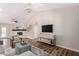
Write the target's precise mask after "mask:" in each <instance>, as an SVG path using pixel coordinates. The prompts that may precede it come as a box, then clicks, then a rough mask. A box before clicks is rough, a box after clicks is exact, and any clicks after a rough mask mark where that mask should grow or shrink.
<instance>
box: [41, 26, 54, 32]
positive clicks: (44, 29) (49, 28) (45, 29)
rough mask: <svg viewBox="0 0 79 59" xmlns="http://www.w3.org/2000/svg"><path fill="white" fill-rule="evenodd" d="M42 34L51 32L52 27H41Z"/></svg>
mask: <svg viewBox="0 0 79 59" xmlns="http://www.w3.org/2000/svg"><path fill="white" fill-rule="evenodd" d="M42 32H53V25H43V26H42Z"/></svg>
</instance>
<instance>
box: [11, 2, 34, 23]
mask: <svg viewBox="0 0 79 59" xmlns="http://www.w3.org/2000/svg"><path fill="white" fill-rule="evenodd" d="M31 6H32V4H31V3H27V4H25V12H26V14H28V13H31V12H32V8H31ZM24 15H25V14H23V13H22V14H21V15H19V16H17V17H15V18H13V19H11V21H12V22H14V23H18V20H17V19H18V18H19V17H22V16H24Z"/></svg>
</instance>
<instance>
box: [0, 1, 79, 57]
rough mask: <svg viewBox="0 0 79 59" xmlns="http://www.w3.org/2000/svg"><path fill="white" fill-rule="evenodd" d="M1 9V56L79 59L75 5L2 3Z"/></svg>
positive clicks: (77, 21) (78, 5)
mask: <svg viewBox="0 0 79 59" xmlns="http://www.w3.org/2000/svg"><path fill="white" fill-rule="evenodd" d="M0 7H1V8H0V18H1V19H0V32H1V34H0V44H1V45H0V46H1V49H0V52H1V53H0V54H1V55H4V56H75V55H76V56H79V47H78V45H79V40H78V39H79V36H78V32H79V31H78V29H79V28H78V23H79V20H78V19H79V17H78V15H79V4H78V3H71V4H70V3H36V4H31V3H28V4H23V3H2V4H0ZM46 29H48V30H46ZM20 43H21V44H23V45H21V44H20ZM2 47H3V48H2ZM27 50H29V51H27ZM30 51H31V52H30ZM59 51H60V52H59Z"/></svg>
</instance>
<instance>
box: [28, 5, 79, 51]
mask: <svg viewBox="0 0 79 59" xmlns="http://www.w3.org/2000/svg"><path fill="white" fill-rule="evenodd" d="M35 23H36V24H37V26H38V32H39V33H40V32H41V25H45V24H53V25H54V33H55V34H56V44H57V45H58V46H61V47H65V48H68V49H71V50H75V51H79V46H78V45H79V26H78V24H79V6H72V7H65V8H59V9H56V10H51V11H43V12H36V13H34V15H33V17H32V20H31V21H29V23H28V24H32V25H33V27H34V26H35ZM31 33H32V34H33V35H34V30H32V31H31ZM39 33H38V34H39Z"/></svg>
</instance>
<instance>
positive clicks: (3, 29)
mask: <svg viewBox="0 0 79 59" xmlns="http://www.w3.org/2000/svg"><path fill="white" fill-rule="evenodd" d="M1 37H6V27H2V28H1Z"/></svg>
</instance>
